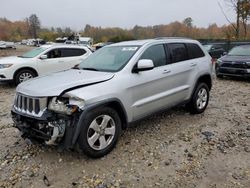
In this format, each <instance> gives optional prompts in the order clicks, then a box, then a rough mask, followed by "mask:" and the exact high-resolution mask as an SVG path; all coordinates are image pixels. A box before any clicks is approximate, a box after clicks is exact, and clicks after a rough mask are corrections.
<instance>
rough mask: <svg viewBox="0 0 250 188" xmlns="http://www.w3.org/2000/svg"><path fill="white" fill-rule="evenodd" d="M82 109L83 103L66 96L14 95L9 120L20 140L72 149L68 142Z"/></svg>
mask: <svg viewBox="0 0 250 188" xmlns="http://www.w3.org/2000/svg"><path fill="white" fill-rule="evenodd" d="M83 107H84V101H83V100H81V99H78V98H74V97H69V96H66V95H65V96H63V97H52V98H37V97H29V96H25V95H23V94H20V93H17V94H16V97H15V102H14V105H13V108H12V119H13V121H14V126H15V127H16V128H18V129H19V130H20V131H21V132H22V133H23V135H22V137H24V138H28V139H30V140H34V141H38V142H39V143H45V144H47V145H59V144H62V145H63V146H64V148H72V147H73V146H74V143H73V142H72V138H73V136H74V132H75V129H76V126H77V123H78V120H79V116H80V114H81V112H82V108H83Z"/></svg>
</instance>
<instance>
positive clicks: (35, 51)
mask: <svg viewBox="0 0 250 188" xmlns="http://www.w3.org/2000/svg"><path fill="white" fill-rule="evenodd" d="M47 49H48V48H45V47H40V48H35V49H33V50H31V51H29V52H27V53H25V54H23V55H22V56H19V57H23V58H33V57H36V56H37V55H39V54H40V53H42V52H44V51H45V50H47Z"/></svg>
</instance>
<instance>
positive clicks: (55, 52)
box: [46, 49, 62, 59]
mask: <svg viewBox="0 0 250 188" xmlns="http://www.w3.org/2000/svg"><path fill="white" fill-rule="evenodd" d="M46 55H47V56H48V59H53V58H60V57H62V53H61V49H53V50H51V51H49V52H47V54H46Z"/></svg>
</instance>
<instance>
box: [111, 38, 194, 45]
mask: <svg viewBox="0 0 250 188" xmlns="http://www.w3.org/2000/svg"><path fill="white" fill-rule="evenodd" d="M159 41H160V42H161V41H162V42H197V41H196V40H193V39H188V38H181V37H161V38H155V39H147V40H131V41H125V42H119V43H115V44H111V45H110V46H143V45H145V44H148V43H152V42H159Z"/></svg>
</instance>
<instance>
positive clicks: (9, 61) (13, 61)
mask: <svg viewBox="0 0 250 188" xmlns="http://www.w3.org/2000/svg"><path fill="white" fill-rule="evenodd" d="M27 59H30V58H21V57H17V56H11V57H2V58H0V64H18V63H24V62H27Z"/></svg>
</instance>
